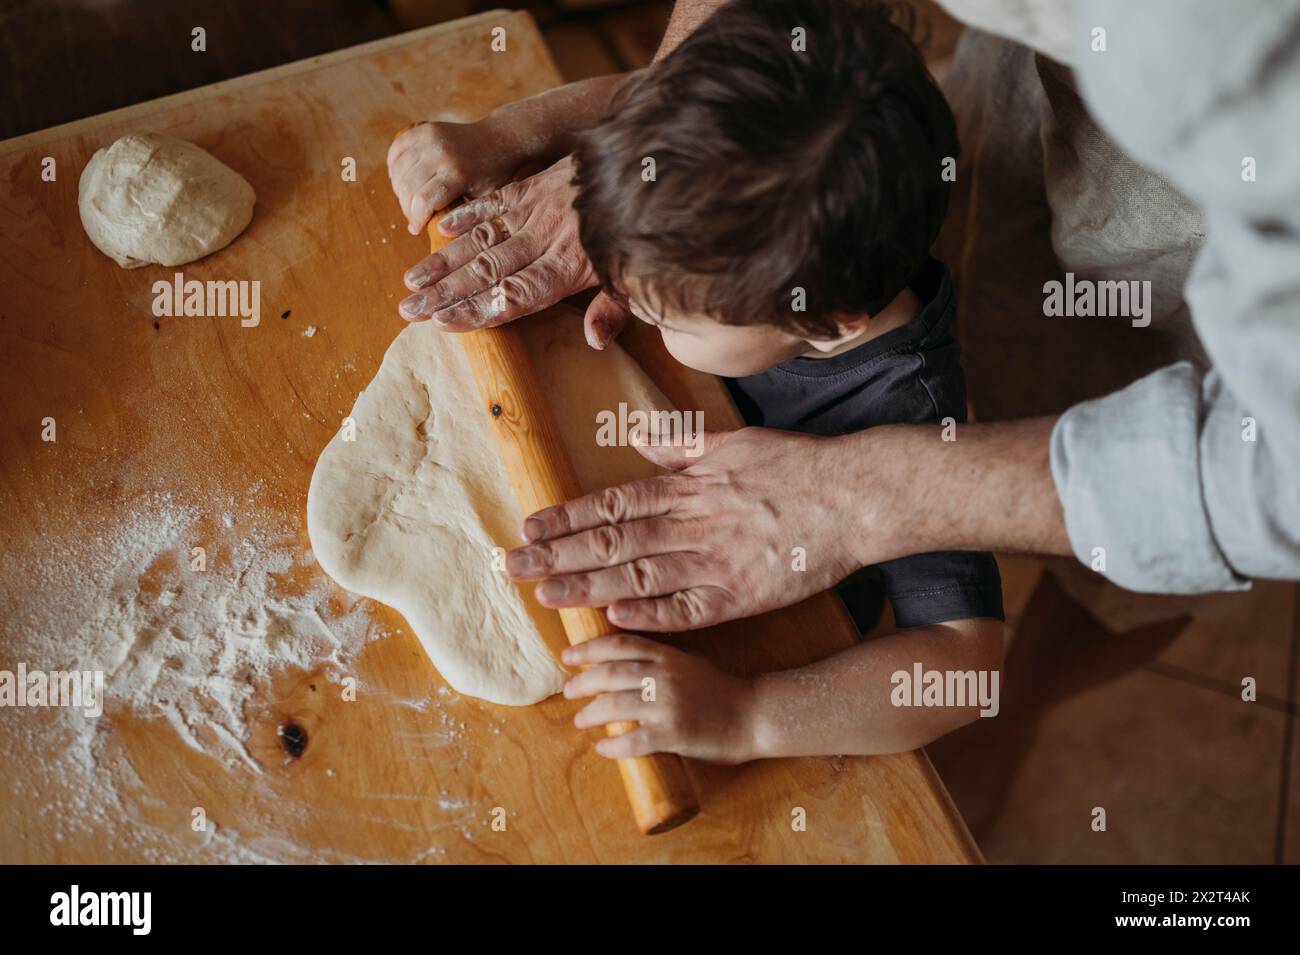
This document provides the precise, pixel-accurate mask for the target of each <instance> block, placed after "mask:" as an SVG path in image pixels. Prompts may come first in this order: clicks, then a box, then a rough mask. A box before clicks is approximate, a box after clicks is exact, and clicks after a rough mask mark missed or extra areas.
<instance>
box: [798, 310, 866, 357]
mask: <svg viewBox="0 0 1300 955" xmlns="http://www.w3.org/2000/svg"><path fill="white" fill-rule="evenodd" d="M832 317H833V318H834V319H835V328H836V329H837V330H838V331H839V334H838V335H837V336H836V337H835V338H817V339H811V338H810V339H809V340H808V344H809V345H810V346H812V347H813V348H814V349H816V350H817V351H824V352H829V351H834V350H835V349H837V348H839V347H840V346H841V345H843V344H844V343H845V342H846V341H848V340H849V339H850V338H853V337H855V336H856V335H859V334H861V333H862V330H863V329H865V328H866V327H867V323H868V322H869V321H871V316H870V315H867V314H866V313H865V312H857V313H849V312H836V313H834V315H833V316H832Z"/></svg>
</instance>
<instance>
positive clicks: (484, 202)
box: [438, 183, 522, 236]
mask: <svg viewBox="0 0 1300 955" xmlns="http://www.w3.org/2000/svg"><path fill="white" fill-rule="evenodd" d="M518 200H519V188H518V186H517V185H516V184H515V183H510V184H508V185H505V186H502V187H501V188H500V189H493V190H492V191H491V192H489V193H487V194H486V195H482V196H479V197H478V198H477V199H471V200H470V201H469V202H466V203H464V204H462V205H459V206H457V207H456V208H455V209H453V210H452V211H451V212H449V213H447V215H445V216H443V218H442V221H440V222H439V223H438V231H439V232H441V233H442V234H443V235H446V236H458V235H464V234H465V233H466V232H468V231H469V230H470V229H472V228H474V226H476V225H478V224H479V223H480V222H486V221H488V220H490V219H500V218H504V217H505V216H506V214H507V213H508V212H509V210H511V209H513V208H514V207H515V204H516V203H517V202H518ZM520 224H522V223H520Z"/></svg>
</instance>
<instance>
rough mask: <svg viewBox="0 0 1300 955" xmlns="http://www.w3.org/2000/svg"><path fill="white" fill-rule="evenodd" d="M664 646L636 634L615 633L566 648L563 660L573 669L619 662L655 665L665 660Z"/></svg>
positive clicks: (562, 656)
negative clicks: (658, 661) (656, 662)
mask: <svg viewBox="0 0 1300 955" xmlns="http://www.w3.org/2000/svg"><path fill="white" fill-rule="evenodd" d="M664 649H665V648H664V645H663V644H662V643H657V642H656V641H654V640H650V639H648V638H646V637H638V636H637V635H636V634H634V633H615V634H611V635H610V636H608V637H597V638H596V639H594V640H587V641H585V642H584V643H579V644H577V645H575V646H572V647H565V649H564V653H562V654H561V655H560V656H561V659H563V660H564V663H565V665H567V666H571V667H589V666H596V665H598V664H601V663H614V662H617V661H622V662H628V661H639V662H642V663H654V662H655V661H657V660H661V659H663V656H664Z"/></svg>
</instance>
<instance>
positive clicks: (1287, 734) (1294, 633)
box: [1273, 584, 1300, 865]
mask: <svg viewBox="0 0 1300 955" xmlns="http://www.w3.org/2000/svg"><path fill="white" fill-rule="evenodd" d="M1292 597H1293V599H1292V601H1291V653H1290V654H1289V656H1288V660H1287V674H1286V698H1287V701H1288V703H1289V704H1290V710H1291V712H1290V714H1289V716H1288V718H1287V721H1286V729H1285V730H1284V731H1283V733H1282V770H1281V777H1282V778H1281V779H1280V781H1279V784H1278V799H1277V834H1276V836H1275V837H1274V842H1273V846H1274V848H1273V863H1274V864H1275V865H1284V864H1285V863H1284V862H1283V860H1284V859H1285V858H1286V821H1287V815H1288V810H1289V809H1290V805H1289V803H1290V801H1291V751H1292V750H1293V749H1294V748H1295V724H1296V713H1295V709H1296V680H1297V677H1298V676H1300V584H1296V585H1295V588H1294V591H1293V594H1292Z"/></svg>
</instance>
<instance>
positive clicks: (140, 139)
mask: <svg viewBox="0 0 1300 955" xmlns="http://www.w3.org/2000/svg"><path fill="white" fill-rule="evenodd" d="M256 198H257V197H256V195H255V194H254V193H253V187H252V186H250V185H249V184H248V180H246V179H245V178H244V177H243V176H241V175H240V174H239V173H237V172H235V171H234V170H233V169H231V168H230V167H229V166H227V165H226V164H225V163H223V162H221V160H219V159H217V158H216V157H215V156H213V155H212V154H211V153H209V152H208V151H207V150H204V149H200V148H199V147H198V146H195V145H194V144H193V143H187V142H185V141H184V140H182V139H173V138H172V137H170V136H162V135H159V134H157V133H139V134H132V135H130V136H123V137H122V138H121V139H119V140H118V141H117V142H115V143H113V145H111V146H109V147H108V148H107V149H101V150H99V151H98V152H97V153H95V155H94V156H92V157H91V160H90V162H88V163H87V164H86V168H85V170H84V171H83V172H82V173H81V186H80V190H79V197H78V201H77V205H78V207H79V208H80V210H81V224H82V226H83V227H84V228H85V230H86V235H88V236H89V237H90V241H91V242H93V243H95V246H96V247H97V248H98V249H99V250H100V251H101V252H103V253H104V254H105V255H107V256H108V257H109V258H111V259H112V260H113V261H115V262H116V263H117V264H118V265H120V266H122V268H124V269H138V268H140V267H141V266H143V265H150V264H155V263H156V264H158V265H184V264H185V263H186V262H193V261H194V260H195V259H201V258H203V256H205V255H208V254H210V253H212V252H216V251H217V250H218V249H222V248H225V247H226V246H227V245H229V244H230V242H231V240H233V239H234V238H235V236H237V235H239V233H240V232H242V231H243V230H244V227H245V226H246V225H248V223H249V220H251V219H252V218H253V203H254V201H255V200H256Z"/></svg>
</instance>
